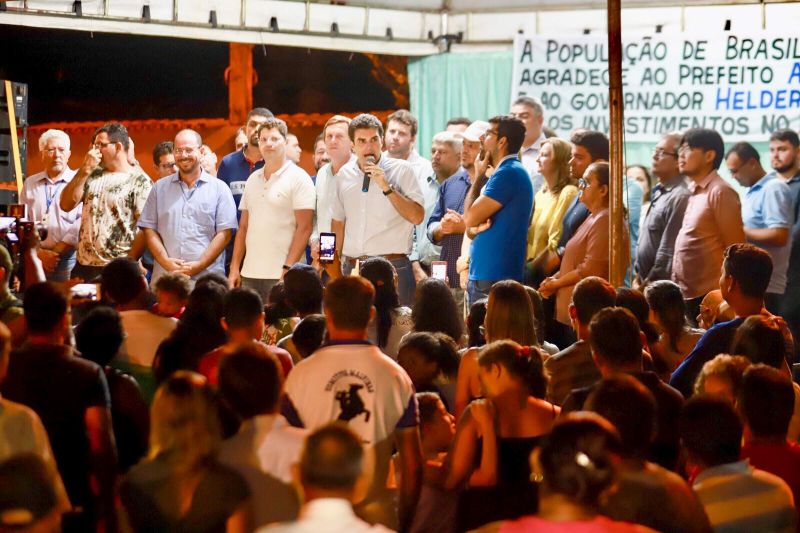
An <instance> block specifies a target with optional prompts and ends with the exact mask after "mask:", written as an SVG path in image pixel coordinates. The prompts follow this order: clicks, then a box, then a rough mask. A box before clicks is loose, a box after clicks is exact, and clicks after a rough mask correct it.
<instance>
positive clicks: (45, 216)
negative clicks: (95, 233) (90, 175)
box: [20, 130, 81, 281]
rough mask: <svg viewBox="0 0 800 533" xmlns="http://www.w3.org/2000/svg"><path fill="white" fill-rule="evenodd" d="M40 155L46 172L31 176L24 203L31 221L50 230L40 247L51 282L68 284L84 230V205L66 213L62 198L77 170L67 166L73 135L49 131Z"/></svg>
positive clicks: (24, 192) (41, 138) (22, 201)
mask: <svg viewBox="0 0 800 533" xmlns="http://www.w3.org/2000/svg"><path fill="white" fill-rule="evenodd" d="M39 153H40V155H41V157H42V163H43V164H44V170H43V171H42V172H39V173H38V174H34V175H33V176H30V177H28V178H27V179H26V180H25V185H24V186H23V187H22V196H21V197H20V202H21V203H23V204H25V207H26V208H27V211H28V213H27V217H28V220H30V221H32V222H35V223H36V224H37V225H38V226H40V227H43V228H45V229H46V230H47V235H46V236H45V238H44V240H43V241H42V243H41V246H40V247H39V251H38V255H39V259H40V260H41V261H42V267H43V268H44V272H45V276H46V277H47V280H48V281H67V280H68V279H69V275H70V272H71V271H72V268H73V267H74V266H75V246H76V245H77V243H78V231H79V230H80V227H81V206H80V205H77V206H76V207H74V208H73V209H72V210H71V211H62V210H61V208H60V207H59V205H58V204H59V197H60V195H61V192H62V191H63V190H64V187H65V186H66V184H67V183H69V182H70V180H72V178H73V177H74V176H75V171H74V170H72V169H70V168H69V166H67V163H68V162H69V156H70V141H69V136H68V135H67V134H66V133H65V132H63V131H61V130H47V131H46V132H44V133H43V134H42V136H41V137H39Z"/></svg>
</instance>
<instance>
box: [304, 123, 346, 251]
mask: <svg viewBox="0 0 800 533" xmlns="http://www.w3.org/2000/svg"><path fill="white" fill-rule="evenodd" d="M349 126H350V119H349V118H347V117H345V116H342V115H333V116H332V117H331V118H329V119H328V121H327V122H326V123H325V127H324V128H323V129H322V139H323V141H324V142H325V151H326V152H327V154H328V158H329V159H330V162H329V163H327V164H325V165H323V166H322V167H321V168H320V169H319V171H318V172H317V181H316V184H315V187H316V191H317V212H316V220H315V221H314V233H313V234H312V235H311V245H312V248H313V247H314V245H315V244H318V243H319V234H320V233H321V232H322V233H329V232H330V231H331V207H332V206H333V204H334V202H335V200H336V180H337V178H338V176H339V171H340V170H341V169H342V167H343V166H344V165H346V164H347V163H349V162H350V161H353V160H355V156H354V155H353V141H351V140H350V136H349V135H348V133H347V128H348V127H349Z"/></svg>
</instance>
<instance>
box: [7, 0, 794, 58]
mask: <svg viewBox="0 0 800 533" xmlns="http://www.w3.org/2000/svg"><path fill="white" fill-rule="evenodd" d="M331 2H334V3H331ZM79 3H80V5H81V12H82V16H77V15H76V14H75V13H74V4H75V2H74V1H73V0H38V1H37V0H8V1H5V2H3V1H2V0H0V8H1V7H2V6H3V5H5V7H6V11H2V10H0V25H2V24H12V25H22V26H31V27H45V28H61V29H73V30H83V31H94V32H111V33H123V34H138V35H157V36H171V37H179V38H192V39H203V40H214V41H225V42H246V43H254V44H268V45H277V46H297V47H304V48H320V49H328V50H349V51H356V52H374V53H383V54H397V55H407V56H421V55H430V54H435V53H438V52H439V51H440V48H439V47H437V45H436V44H434V43H433V42H431V40H430V37H431V36H433V37H436V36H439V35H444V34H450V35H460V37H461V39H462V44H456V45H454V47H453V51H462V50H468V51H476V50H481V49H486V48H508V47H510V46H511V42H512V40H513V38H514V36H515V35H516V34H517V33H520V32H524V33H527V34H531V35H533V34H545V35H575V34H580V33H585V32H591V33H604V32H605V31H606V15H605V6H606V4H605V2H604V1H601V0H347V1H341V0H326V1H324V2H323V1H311V0H83V1H81V2H79ZM622 5H623V9H622V24H623V31H624V32H625V33H627V34H650V33H653V32H654V31H655V29H656V27H657V26H660V28H661V31H662V32H664V33H673V32H683V31H685V32H698V33H701V32H706V31H708V29H709V25H714V24H719V25H720V28H721V27H722V25H723V24H724V22H725V20H731V21H732V27H733V29H734V30H745V29H747V30H757V29H761V28H762V27H764V28H769V29H770V30H772V29H775V30H784V29H789V30H794V31H796V28H797V27H800V3H798V2H797V0H793V1H787V0H765V2H764V3H761V2H759V1H758V0H684V1H679V0H623V1H622ZM145 6H146V7H147V8H148V10H149V14H150V19H149V21H145V20H144V19H143V8H144V7H145ZM212 12H213V13H214V15H215V18H216V26H214V25H212V24H211V22H210V19H211V17H210V14H211V13H212ZM272 19H274V20H275V22H277V26H278V31H273V30H270V22H271V20H272ZM334 23H335V24H336V25H337V26H338V35H337V34H335V33H334V32H333V31H332V25H333V24H334ZM389 32H391V38H390V37H388V35H387V34H388V33H389Z"/></svg>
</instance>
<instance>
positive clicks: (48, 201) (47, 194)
mask: <svg viewBox="0 0 800 533" xmlns="http://www.w3.org/2000/svg"><path fill="white" fill-rule="evenodd" d="M63 185H64V182H63V181H62V182H60V183H59V184H58V185H56V186H55V187H54V188H53V189H54V190H53V194H50V183H49V182H48V181H47V180H45V182H44V200H45V203H46V204H47V207H46V208H45V210H44V214H45V215H47V214H49V213H50V206H51V205H52V204H53V200H55V198H56V196H58V191H59V189H60V188H61V187H62V186H63Z"/></svg>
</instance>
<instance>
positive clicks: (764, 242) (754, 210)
mask: <svg viewBox="0 0 800 533" xmlns="http://www.w3.org/2000/svg"><path fill="white" fill-rule="evenodd" d="M725 162H726V164H727V165H728V170H729V171H730V173H731V176H733V178H734V179H735V180H736V181H738V182H739V185H741V186H742V187H747V192H745V194H744V197H743V198H742V222H744V235H745V237H747V242H749V243H750V244H755V245H756V246H758V247H759V248H762V249H764V250H766V251H767V252H768V253H769V255H770V257H771V258H772V277H771V278H770V280H769V287H767V294H766V295H765V296H764V304H765V305H766V307H767V309H768V310H769V311H770V312H771V313H780V312H781V302H782V300H783V293H784V292H785V291H786V271H787V270H788V268H789V254H790V253H791V247H792V236H791V234H790V230H791V228H792V224H794V213H793V212H792V207H793V206H792V203H793V198H792V192H791V190H790V189H789V186H788V185H786V183H784V182H783V180H781V179H778V178H777V177H776V176H775V175H774V174H767V171H766V170H764V167H762V166H761V158H760V157H759V155H758V152H757V151H756V149H755V148H753V146H752V145H751V144H750V143H746V142H739V143H736V144H734V145H733V147H731V149H730V150H729V151H728V153H727V154H726V155H725Z"/></svg>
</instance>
